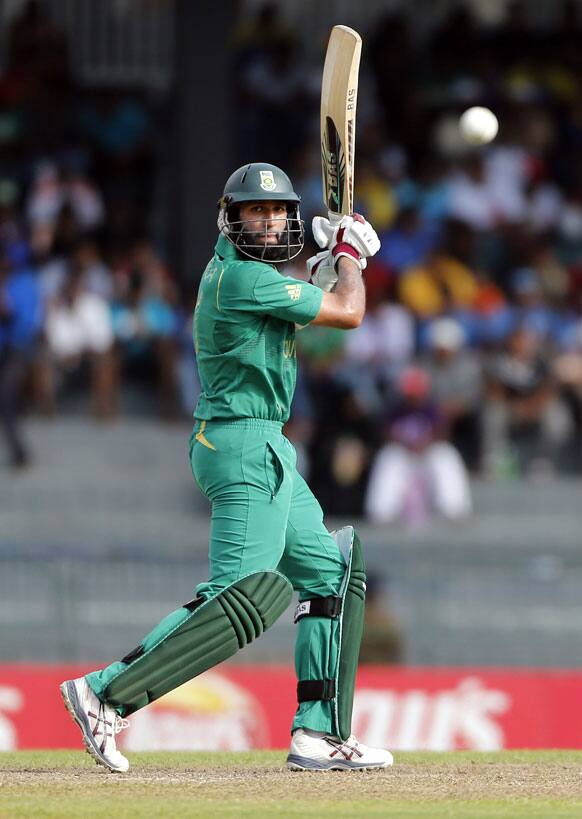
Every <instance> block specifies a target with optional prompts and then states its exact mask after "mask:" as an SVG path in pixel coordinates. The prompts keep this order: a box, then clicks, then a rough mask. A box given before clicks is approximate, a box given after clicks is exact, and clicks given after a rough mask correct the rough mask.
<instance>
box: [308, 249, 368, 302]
mask: <svg viewBox="0 0 582 819" xmlns="http://www.w3.org/2000/svg"><path fill="white" fill-rule="evenodd" d="M341 255H349V254H341V253H338V254H337V256H333V255H332V252H331V251H330V250H322V251H321V253H318V254H317V255H316V256H312V257H311V258H310V259H308V260H307V262H306V265H307V271H308V273H309V281H310V282H311V284H314V285H315V286H316V287H319V289H320V290H323V291H324V292H325V293H329V292H330V291H331V290H333V288H334V285H335V283H336V282H337V279H338V276H337V271H336V264H337V260H338V258H339V257H340V256H341ZM350 258H351V259H353V261H356V262H357V264H358V266H359V268H360V270H364V268H365V267H366V264H367V262H366V260H365V259H359V260H357V259H354V257H353V256H351V255H350Z"/></svg>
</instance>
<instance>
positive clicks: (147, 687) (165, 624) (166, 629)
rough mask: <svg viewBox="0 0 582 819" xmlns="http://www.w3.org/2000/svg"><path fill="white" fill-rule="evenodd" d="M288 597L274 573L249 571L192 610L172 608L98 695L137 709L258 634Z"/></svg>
mask: <svg viewBox="0 0 582 819" xmlns="http://www.w3.org/2000/svg"><path fill="white" fill-rule="evenodd" d="M292 595H293V589H292V587H291V584H290V583H289V581H288V580H287V579H286V578H285V577H284V576H283V575H282V574H280V573H279V572H273V571H267V572H254V573H253V574H250V575H247V577H244V578H242V579H241V580H237V581H236V582H235V583H233V584H232V585H231V586H228V587H227V588H226V589H224V590H223V591H222V592H220V594H218V595H217V596H216V597H213V598H212V599H210V600H205V601H203V602H202V603H200V604H199V605H197V606H195V607H193V610H191V609H190V608H187V607H186V606H184V607H182V608H180V609H177V610H176V611H175V612H172V614H170V615H168V617H166V618H165V619H164V620H162V622H161V623H160V624H159V625H158V626H156V628H155V629H154V630H153V631H151V632H150V634H148V636H147V637H146V638H145V639H144V641H143V642H142V644H141V645H140V646H138V647H137V649H134V651H132V652H130V654H129V655H127V656H126V657H125V658H124V660H123V661H122V662H121V663H120V664H119V666H120V670H119V673H118V674H117V675H116V676H115V677H114V678H113V679H112V680H110V681H109V683H108V685H107V687H106V688H105V689H104V691H103V696H102V699H103V700H104V701H105V702H107V703H108V704H109V705H112V706H113V707H116V708H119V709H120V710H122V711H123V713H124V714H131V713H132V712H133V711H137V710H138V709H139V708H143V707H144V706H145V705H147V704H148V703H150V702H153V701H154V700H157V699H158V698H159V697H161V696H163V695H164V694H166V693H167V692H168V691H172V690H173V689H174V688H177V687H178V686H179V685H182V684H183V683H185V682H187V681H188V680H191V679H192V678H193V677H196V676H197V675H198V674H202V672H203V671H207V670H208V669H209V668H212V667H213V666H215V665H217V664H218V663H220V662H222V661H223V660H226V659H227V658H228V657H232V655H233V654H236V652H237V651H238V650H239V649H240V648H243V647H244V646H246V645H247V644H248V643H250V642H252V641H253V640H254V639H255V638H257V637H259V636H260V635H261V634H262V633H263V631H265V629H267V628H269V626H271V625H272V624H273V623H274V622H275V620H277V618H278V617H279V616H280V615H281V614H282V613H283V612H284V611H285V609H286V608H287V606H288V605H289V603H290V602H291V598H292ZM189 605H190V604H189Z"/></svg>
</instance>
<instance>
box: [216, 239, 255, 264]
mask: <svg viewBox="0 0 582 819" xmlns="http://www.w3.org/2000/svg"><path fill="white" fill-rule="evenodd" d="M214 250H215V252H216V253H217V255H218V256H220V257H221V258H222V259H241V260H242V261H245V257H244V256H243V255H242V253H239V252H238V250H237V249H236V247H235V246H234V245H233V244H232V242H229V241H228V239H227V238H226V236H223V235H222V233H221V234H220V236H219V237H218V241H217V242H216V247H215V248H214ZM248 261H250V260H248Z"/></svg>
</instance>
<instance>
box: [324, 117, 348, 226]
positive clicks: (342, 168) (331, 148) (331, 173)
mask: <svg viewBox="0 0 582 819" xmlns="http://www.w3.org/2000/svg"><path fill="white" fill-rule="evenodd" d="M321 153H322V164H323V168H324V177H325V193H326V199H327V207H328V209H329V210H330V211H332V212H333V213H342V212H343V210H342V207H343V191H344V182H345V175H346V158H345V153H344V147H343V145H342V142H341V139H340V136H339V134H338V132H337V128H336V127H335V125H334V122H333V120H332V119H331V117H326V120H325V131H324V138H323V144H322V146H321Z"/></svg>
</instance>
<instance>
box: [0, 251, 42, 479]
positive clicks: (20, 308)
mask: <svg viewBox="0 0 582 819" xmlns="http://www.w3.org/2000/svg"><path fill="white" fill-rule="evenodd" d="M0 254H1V255H0V424H1V426H2V432H3V434H4V438H5V440H6V445H7V448H8V457H9V464H10V466H11V467H13V468H14V469H19V468H22V467H24V466H26V465H27V464H28V463H29V462H30V456H29V454H28V451H27V448H26V446H25V444H24V441H23V439H22V436H21V434H20V429H19V421H18V417H19V414H20V405H21V400H22V388H23V384H24V381H25V379H26V376H27V374H28V371H29V369H30V366H31V363H32V360H33V356H34V351H35V346H36V342H37V339H38V336H39V333H40V329H41V323H42V304H41V300H40V294H39V291H38V287H37V284H36V281H35V278H34V275H33V274H32V272H31V270H30V269H28V268H27V267H26V266H25V265H24V264H23V262H24V260H25V258H26V247H23V246H22V245H16V244H14V245H8V246H6V245H4V246H2V248H1V250H0Z"/></svg>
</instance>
